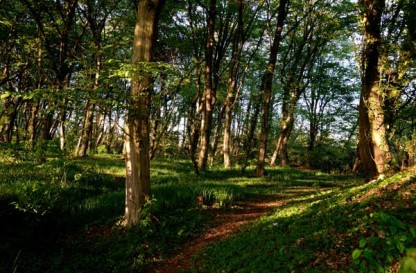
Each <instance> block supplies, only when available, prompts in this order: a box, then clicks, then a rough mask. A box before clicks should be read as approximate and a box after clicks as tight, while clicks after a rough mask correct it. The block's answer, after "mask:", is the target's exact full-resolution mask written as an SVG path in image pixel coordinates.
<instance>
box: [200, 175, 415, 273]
mask: <svg viewBox="0 0 416 273" xmlns="http://www.w3.org/2000/svg"><path fill="white" fill-rule="evenodd" d="M326 178H327V179H324V180H323V181H321V182H324V185H325V186H335V184H336V183H337V182H335V181H338V180H337V178H336V177H330V176H326ZM332 179H335V180H333V181H331V180H332ZM302 180H303V179H302ZM305 181H306V180H305ZM312 181H313V180H311V181H310V183H311V182H312ZM321 182H318V183H321ZM415 182H416V174H415V173H414V172H408V173H400V174H397V175H395V176H393V177H391V178H389V179H386V180H384V181H374V182H371V183H368V184H361V183H354V182H350V183H347V184H344V185H342V187H334V188H331V189H329V190H325V191H321V190H319V191H318V192H316V193H313V192H311V193H309V194H305V195H303V196H299V195H296V196H293V198H291V197H290V195H288V196H287V197H289V200H291V202H289V204H288V205H286V206H284V207H282V208H280V209H278V210H276V211H275V212H274V213H273V214H271V215H269V216H267V217H263V218H261V219H260V220H258V221H256V222H255V223H254V224H253V225H251V226H249V227H247V228H246V229H245V230H244V231H243V232H242V233H241V234H239V235H236V236H234V237H231V238H229V239H227V240H225V241H224V242H222V243H220V244H217V245H214V246H212V247H210V248H208V249H207V250H206V251H205V253H204V255H203V256H202V257H200V258H199V259H200V261H199V264H202V265H201V268H200V271H201V272H223V273H225V272H390V268H391V267H392V266H394V265H395V264H396V265H397V263H398V260H400V257H402V256H403V255H404V253H405V250H406V249H409V248H411V247H415V246H416V229H415V224H416V216H415V214H414V211H415V209H416V203H415V198H413V200H412V198H408V199H406V198H405V199H403V196H409V195H413V194H414V193H415V192H416V189H415ZM314 183H316V182H314ZM342 183H345V180H344V182H342ZM295 185H297V186H300V184H299V183H297V182H296V183H295ZM292 187H293V184H292ZM295 187H296V186H295ZM292 191H293V189H291V188H290V187H289V188H286V189H285V190H283V192H282V194H285V193H288V194H289V193H290V192H292ZM247 250H250V251H247ZM353 253H355V254H354V257H353ZM406 272H413V271H406Z"/></svg>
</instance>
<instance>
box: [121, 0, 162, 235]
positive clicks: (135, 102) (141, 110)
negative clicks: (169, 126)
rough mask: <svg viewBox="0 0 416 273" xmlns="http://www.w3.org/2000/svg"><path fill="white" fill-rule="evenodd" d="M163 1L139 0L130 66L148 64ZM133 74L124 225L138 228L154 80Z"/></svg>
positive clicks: (145, 189)
mask: <svg viewBox="0 0 416 273" xmlns="http://www.w3.org/2000/svg"><path fill="white" fill-rule="evenodd" d="M163 3H164V1H163V0H141V1H140V2H139V6H138V11H137V17H136V25H135V28H134V44H133V58H132V63H133V65H135V66H137V68H138V70H139V71H140V70H141V69H140V66H141V65H142V64H141V63H148V62H151V61H152V59H153V49H154V46H155V43H156V37H157V25H158V21H159V14H160V9H161V7H162V5H163ZM141 72H142V73H140V75H138V74H137V72H136V73H133V78H132V87H131V94H130V96H129V105H128V116H127V126H126V127H127V128H126V139H125V146H126V200H125V214H124V219H125V224H126V226H128V227H131V226H134V225H137V224H138V223H139V221H140V217H141V211H142V208H143V206H144V204H145V203H146V200H148V199H150V157H149V146H150V144H149V138H150V137H149V135H150V124H149V116H150V102H151V90H152V88H153V79H152V75H150V74H149V73H148V72H146V71H141Z"/></svg>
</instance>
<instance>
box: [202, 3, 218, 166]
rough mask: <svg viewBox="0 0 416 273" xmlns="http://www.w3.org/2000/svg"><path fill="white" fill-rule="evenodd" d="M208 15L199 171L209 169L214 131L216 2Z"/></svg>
mask: <svg viewBox="0 0 416 273" xmlns="http://www.w3.org/2000/svg"><path fill="white" fill-rule="evenodd" d="M209 3H210V4H209V10H208V14H207V42H206V45H205V73H204V77H205V86H204V99H203V110H202V120H201V150H200V151H199V157H198V169H199V170H200V171H203V170H205V169H206V167H207V160H208V150H209V145H210V138H211V131H212V116H213V110H214V104H215V91H214V83H213V70H214V67H213V65H214V60H213V59H214V58H213V57H214V56H213V54H214V45H215V37H214V35H215V20H216V13H217V10H216V0H210V2H209Z"/></svg>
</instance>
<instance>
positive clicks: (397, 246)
mask: <svg viewBox="0 0 416 273" xmlns="http://www.w3.org/2000/svg"><path fill="white" fill-rule="evenodd" d="M396 248H397V249H398V250H399V251H400V253H403V252H404V249H405V247H404V244H403V242H400V241H397V242H396Z"/></svg>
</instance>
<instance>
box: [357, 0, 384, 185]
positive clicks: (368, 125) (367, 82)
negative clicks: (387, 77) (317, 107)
mask: <svg viewBox="0 0 416 273" xmlns="http://www.w3.org/2000/svg"><path fill="white" fill-rule="evenodd" d="M360 5H361V7H362V13H361V19H362V21H363V23H364V44H363V54H362V67H363V75H362V87H361V98H360V105H359V119H360V121H359V126H360V127H359V151H360V160H361V164H362V165H363V167H364V170H365V172H366V175H367V177H368V178H370V179H371V178H374V177H377V176H378V175H380V174H383V173H385V172H386V171H387V169H388V160H389V157H390V149H389V146H388V143H387V139H386V128H385V123H384V114H383V94H382V92H383V91H382V89H381V86H380V85H381V81H380V76H379V70H378V65H379V55H380V54H379V49H380V45H381V27H380V25H381V17H382V12H383V10H384V7H385V2H384V0H362V1H360Z"/></svg>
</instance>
